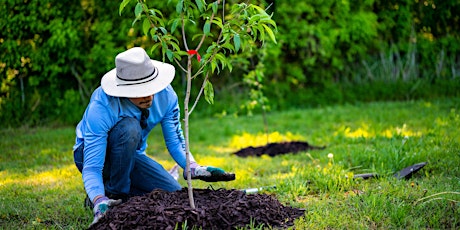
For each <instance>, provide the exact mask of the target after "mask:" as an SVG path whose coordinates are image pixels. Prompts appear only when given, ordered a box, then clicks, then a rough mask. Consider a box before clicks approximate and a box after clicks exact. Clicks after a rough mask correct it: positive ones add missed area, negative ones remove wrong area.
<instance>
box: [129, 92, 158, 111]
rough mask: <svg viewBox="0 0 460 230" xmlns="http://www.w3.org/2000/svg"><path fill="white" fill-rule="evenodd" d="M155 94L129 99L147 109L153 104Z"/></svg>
mask: <svg viewBox="0 0 460 230" xmlns="http://www.w3.org/2000/svg"><path fill="white" fill-rule="evenodd" d="M153 96H154V95H151V96H147V97H136V98H129V100H130V101H131V102H132V103H133V104H134V105H136V106H137V107H139V108H141V109H147V108H150V106H152V101H153Z"/></svg>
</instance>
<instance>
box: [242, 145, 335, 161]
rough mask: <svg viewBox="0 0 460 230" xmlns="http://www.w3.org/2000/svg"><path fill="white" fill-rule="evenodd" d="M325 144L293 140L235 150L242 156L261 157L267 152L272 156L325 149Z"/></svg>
mask: <svg viewBox="0 0 460 230" xmlns="http://www.w3.org/2000/svg"><path fill="white" fill-rule="evenodd" d="M325 148H326V147H325V146H321V147H320V146H313V145H310V144H308V142H302V141H291V142H280V143H269V144H267V145H265V146H259V147H252V146H249V147H247V148H243V149H240V150H238V151H237V152H235V153H234V154H235V155H237V156H240V157H248V156H257V157H260V156H262V155H263V154H267V155H269V156H271V157H273V156H276V155H281V154H286V153H297V152H300V151H306V150H314V149H325Z"/></svg>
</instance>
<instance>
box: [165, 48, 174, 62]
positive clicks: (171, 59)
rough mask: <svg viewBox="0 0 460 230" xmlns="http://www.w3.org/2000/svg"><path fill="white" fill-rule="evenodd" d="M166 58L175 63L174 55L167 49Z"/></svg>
mask: <svg viewBox="0 0 460 230" xmlns="http://www.w3.org/2000/svg"><path fill="white" fill-rule="evenodd" d="M166 56H168V59H169V61H174V59H173V58H174V53H173V52H172V51H171V50H170V49H167V50H166Z"/></svg>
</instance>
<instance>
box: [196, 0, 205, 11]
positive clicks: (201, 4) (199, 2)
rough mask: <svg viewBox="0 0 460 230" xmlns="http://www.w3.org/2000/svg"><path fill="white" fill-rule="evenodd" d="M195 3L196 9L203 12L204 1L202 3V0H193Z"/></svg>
mask: <svg viewBox="0 0 460 230" xmlns="http://www.w3.org/2000/svg"><path fill="white" fill-rule="evenodd" d="M195 3H196V6H198V10H199V11H200V13H203V10H204V4H206V3H204V4H203V0H195Z"/></svg>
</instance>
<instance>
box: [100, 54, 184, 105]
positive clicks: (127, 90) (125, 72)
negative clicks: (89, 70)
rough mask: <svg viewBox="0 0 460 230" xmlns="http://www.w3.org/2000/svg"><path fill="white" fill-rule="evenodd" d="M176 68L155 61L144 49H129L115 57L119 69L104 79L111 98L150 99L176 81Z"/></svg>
mask: <svg viewBox="0 0 460 230" xmlns="http://www.w3.org/2000/svg"><path fill="white" fill-rule="evenodd" d="M175 72H176V70H175V68H174V66H173V65H171V64H168V63H164V62H160V61H156V60H152V59H150V57H149V56H148V55H147V53H146V52H145V50H144V49H143V48H141V47H134V48H131V49H128V50H126V51H124V52H122V53H120V54H118V55H117V56H116V57H115V68H114V69H112V70H110V71H109V72H107V73H106V74H105V75H104V76H103V77H102V80H101V86H102V90H104V92H105V93H106V94H108V95H110V96H115V97H127V98H138V97H147V96H151V95H153V94H155V93H158V92H160V91H161V90H163V89H164V88H166V87H167V86H168V85H169V84H170V83H171V82H172V80H173V79H174V75H175Z"/></svg>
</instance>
